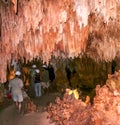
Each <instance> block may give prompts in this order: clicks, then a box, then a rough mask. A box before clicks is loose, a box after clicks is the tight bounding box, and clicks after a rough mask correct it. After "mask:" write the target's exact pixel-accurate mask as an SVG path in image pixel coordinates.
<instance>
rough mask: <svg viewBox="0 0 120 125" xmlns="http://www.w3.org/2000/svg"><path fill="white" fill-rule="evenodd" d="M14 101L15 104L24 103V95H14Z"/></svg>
mask: <svg viewBox="0 0 120 125" xmlns="http://www.w3.org/2000/svg"><path fill="white" fill-rule="evenodd" d="M12 99H13V101H14V102H22V101H23V95H22V94H13V95H12Z"/></svg>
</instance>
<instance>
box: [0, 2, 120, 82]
mask: <svg viewBox="0 0 120 125" xmlns="http://www.w3.org/2000/svg"><path fill="white" fill-rule="evenodd" d="M119 32H120V0H82V1H81V0H0V58H1V60H0V69H1V71H0V77H1V80H2V81H5V79H6V74H5V71H6V65H7V64H9V63H10V61H11V59H12V58H14V59H19V58H23V57H26V59H27V60H32V59H33V57H39V58H42V59H43V60H44V61H46V62H48V61H49V59H50V58H51V55H54V56H55V57H58V56H60V57H62V58H68V57H72V58H74V57H78V56H80V57H81V56H82V55H83V54H86V55H87V56H89V57H91V58H93V59H95V60H96V61H98V60H104V61H106V62H109V61H111V60H113V59H114V58H115V57H119V56H120V42H119V41H120V35H119Z"/></svg>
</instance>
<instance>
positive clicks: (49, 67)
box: [48, 64, 55, 82]
mask: <svg viewBox="0 0 120 125" xmlns="http://www.w3.org/2000/svg"><path fill="white" fill-rule="evenodd" d="M48 71H49V79H50V82H53V80H54V79H55V73H54V68H53V66H52V65H51V64H50V65H49V66H48Z"/></svg>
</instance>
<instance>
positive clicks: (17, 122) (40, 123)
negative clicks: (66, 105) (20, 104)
mask: <svg viewBox="0 0 120 125" xmlns="http://www.w3.org/2000/svg"><path fill="white" fill-rule="evenodd" d="M56 96H59V94H58V93H51V94H46V95H43V96H42V97H41V98H40V99H35V100H34V102H35V103H36V104H37V105H39V107H40V109H39V112H34V113H30V114H26V115H21V114H18V113H17V112H16V109H15V106H14V104H12V105H10V106H9V107H8V108H6V109H4V110H2V111H1V112H0V125H54V123H50V120H49V119H47V115H48V113H47V112H46V111H43V108H44V107H45V106H47V104H49V102H51V101H54V99H55V98H56Z"/></svg>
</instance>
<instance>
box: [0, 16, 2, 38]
mask: <svg viewBox="0 0 120 125" xmlns="http://www.w3.org/2000/svg"><path fill="white" fill-rule="evenodd" d="M1 39H2V17H1V14H0V40H1Z"/></svg>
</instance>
